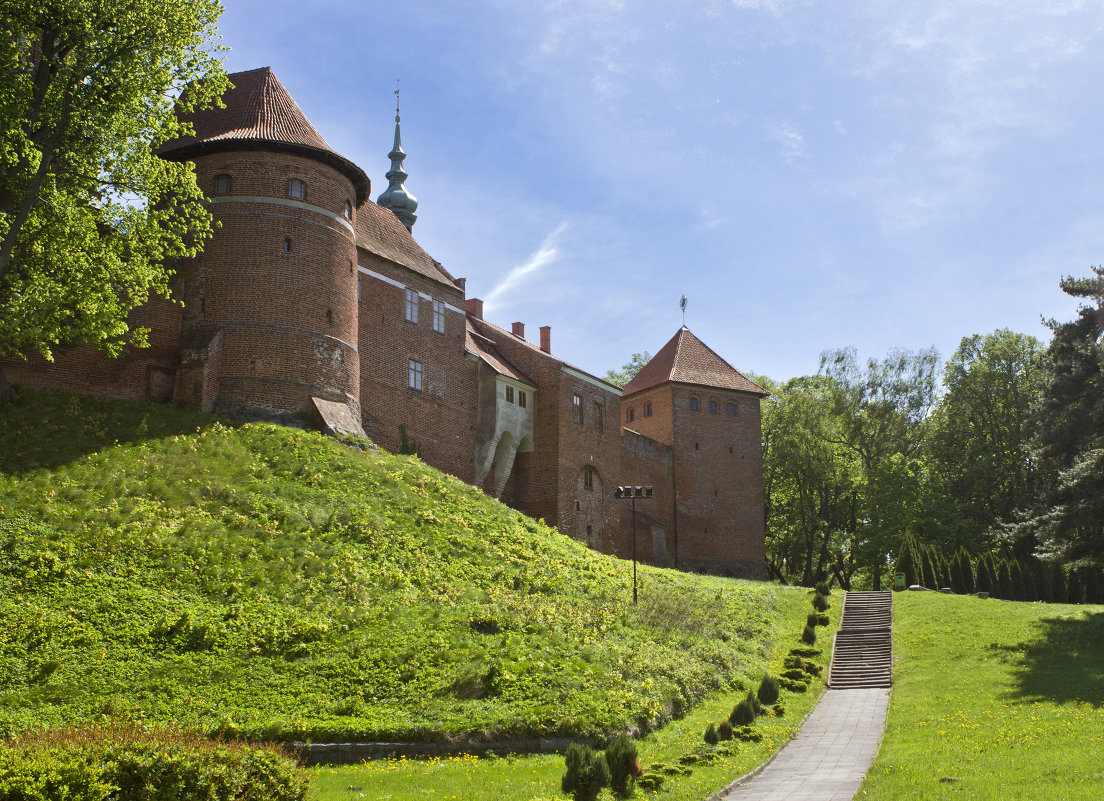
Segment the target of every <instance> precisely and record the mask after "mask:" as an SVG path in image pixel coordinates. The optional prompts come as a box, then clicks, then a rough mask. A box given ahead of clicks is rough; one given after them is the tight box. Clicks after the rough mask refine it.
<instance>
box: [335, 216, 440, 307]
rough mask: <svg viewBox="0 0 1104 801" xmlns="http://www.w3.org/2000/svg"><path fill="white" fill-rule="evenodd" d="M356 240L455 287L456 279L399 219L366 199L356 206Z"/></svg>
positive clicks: (419, 272) (380, 254) (399, 262)
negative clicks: (361, 204) (426, 250)
mask: <svg viewBox="0 0 1104 801" xmlns="http://www.w3.org/2000/svg"><path fill="white" fill-rule="evenodd" d="M356 243H357V247H360V248H364V249H365V250H367V251H368V252H369V253H374V254H375V255H377V256H379V257H381V258H384V259H387V260H388V261H390V262H394V263H395V264H398V265H400V266H402V267H405V268H407V269H408V270H413V271H414V272H416V273H418V274H419V275H422V276H425V277H426V278H428V279H430V280H431V281H437V282H438V283H442V284H447V285H448V286H449V287H451V288H452V289H457V290H458V287H457V286H456V279H455V278H453V277H452V275H451V274H450V273H449V271H448V270H446V269H445V268H444V267H442V266H441V264H440V263H439V262H437V261H434V259H433V257H432V256H430V255H429V254H428V253H426V252H425V251H424V250H422V246H421V245H419V244H418V243H417V242H416V241H415V239H414V237H413V235H411V233H410V231H408V230H407V228H406V226H405V225H403V223H402V221H401V220H400V219H399V218H398V217H396V216H395V215H394V214H393V213H392V212H391V211H390V210H389V209H385V208H383V207H382V206H380V205H378V204H376V203H373V202H371V201H368V202H367V203H365V204H364V205H363V206H361V207H360V208H359V209H357V217H356Z"/></svg>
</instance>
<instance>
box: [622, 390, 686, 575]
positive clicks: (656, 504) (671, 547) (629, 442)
mask: <svg viewBox="0 0 1104 801" xmlns="http://www.w3.org/2000/svg"><path fill="white" fill-rule="evenodd" d="M622 403H624V401H622ZM621 416H622V419H624V416H625V415H624V413H622V415H621ZM618 484H619V485H622V486H634V487H635V486H651V487H652V497H651V498H644V499H639V498H638V499H637V501H636V510H637V521H636V529H637V543H636V555H637V558H638V559H639V560H640V561H641V562H649V563H650V564H653V565H658V566H659V567H674V565H675V545H676V542H675V535H676V532H675V515H674V507H673V505H672V504H673V502H674V450H673V449H672V448H671V446H670V445H665V444H664V443H662V442H658V441H657V440H654V439H652V438H651V437H646V436H644V435H643V434H640V433H638V432H636V431H633V430H631V429H629V428H624V429H622V431H621V479H620V480H619V481H618ZM614 503H619V504H622V506H623V509H622V518H623V522H622V524H621V534H622V536H621V538H620V539H619V540H618V541H617V547H616V549H615V551H614V552H615V553H616V554H617V555H618V556H628V555H629V554H631V552H632V541H631V539H632V527H631V524H632V518H631V511H632V502H631V501H626V500H615V501H614ZM653 521H654V522H653Z"/></svg>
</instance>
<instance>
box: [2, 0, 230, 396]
mask: <svg viewBox="0 0 1104 801" xmlns="http://www.w3.org/2000/svg"><path fill="white" fill-rule="evenodd" d="M221 10H222V9H221V7H220V6H219V4H218V2H217V0H159V1H155V0H5V2H4V3H3V6H2V16H3V21H4V25H5V30H4V34H3V36H0V356H16V357H23V358H25V357H26V356H28V355H29V354H32V353H39V354H41V355H42V356H44V357H46V358H47V359H50V358H52V356H53V353H54V351H55V349H57V348H59V347H63V346H65V345H69V344H73V343H78V342H84V343H88V344H91V345H94V346H96V347H98V348H100V349H101V350H103V351H105V352H106V353H108V354H110V355H118V354H119V353H120V352H121V350H122V348H123V347H124V346H126V345H127V344H134V345H143V344H145V335H146V332H144V331H141V330H136V329H133V328H132V327H131V326H129V325H128V323H127V314H128V313H129V312H130V311H131V310H132V309H133V308H135V307H136V306H138V305H140V304H142V303H145V302H146V301H147V300H148V299H149V296H150V293H151V291H152V292H154V293H157V294H160V295H162V296H167V294H168V279H169V275H170V270H171V266H172V264H173V263H174V261H175V260H177V259H180V258H186V257H190V256H194V255H195V254H196V253H198V252H199V249H200V248H201V246H202V244H203V242H204V241H205V239H207V238H208V237H209V236H210V233H211V216H210V214H208V212H207V211H206V209H205V208H204V206H203V203H202V200H203V196H202V193H201V192H200V190H199V188H198V186H197V185H196V182H195V174H194V170H193V168H192V166H191V165H190V164H187V163H183V164H182V163H176V162H170V161H164V160H162V159H160V158H158V157H157V156H156V155H155V153H154V149H155V148H156V147H157V146H158V145H159V144H160V143H162V142H164V141H167V140H169V139H172V138H174V137H176V136H179V135H181V134H183V133H186V132H187V128H186V127H185V126H184V125H183V124H182V123H181V122H180V121H179V118H178V117H177V115H176V114H175V113H174V103H175V104H176V105H178V106H179V108H180V110H181V111H182V112H187V111H190V110H192V109H194V108H198V107H202V106H204V105H207V104H209V103H211V102H213V101H214V99H215V98H217V97H218V96H220V95H221V94H222V93H223V91H224V90H225V88H226V86H227V81H226V73H225V70H224V69H223V68H222V64H221V62H220V61H219V60H218V57H217V52H218V49H219V48H218V46H217V45H215V44H214V37H215V36H216V28H215V23H216V21H217V19H218V15H219V14H220V13H221ZM185 87H187V91H186V92H184V91H183V90H184V88H185ZM5 388H6V382H5V381H4V378H3V375H2V373H0V401H2V400H3V394H4V389H5Z"/></svg>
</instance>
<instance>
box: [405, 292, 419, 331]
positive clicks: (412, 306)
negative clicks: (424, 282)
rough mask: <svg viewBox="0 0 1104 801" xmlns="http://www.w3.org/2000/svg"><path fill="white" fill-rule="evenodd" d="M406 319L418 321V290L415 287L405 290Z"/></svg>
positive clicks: (413, 321)
mask: <svg viewBox="0 0 1104 801" xmlns="http://www.w3.org/2000/svg"><path fill="white" fill-rule="evenodd" d="M406 319H407V320H409V321H410V322H412V323H416V322H418V292H417V290H415V289H408V290H406Z"/></svg>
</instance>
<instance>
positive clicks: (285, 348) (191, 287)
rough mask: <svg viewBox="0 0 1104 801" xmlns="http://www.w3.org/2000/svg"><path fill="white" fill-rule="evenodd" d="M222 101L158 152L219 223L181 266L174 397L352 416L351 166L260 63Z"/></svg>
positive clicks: (247, 412)
mask: <svg viewBox="0 0 1104 801" xmlns="http://www.w3.org/2000/svg"><path fill="white" fill-rule="evenodd" d="M230 80H231V82H232V83H233V85H234V88H232V89H230V90H229V91H228V92H227V93H226V94H225V95H224V96H223V102H224V103H225V108H221V109H207V110H204V111H200V112H198V113H196V114H194V115H192V116H191V117H190V118H189V121H190V122H191V123H192V125H193V126H194V129H195V135H194V136H190V137H184V138H181V139H176V140H173V141H172V142H168V143H166V144H165V145H164V146H163V147H162V148H161V150H160V155H161V156H162V157H164V158H166V159H170V160H177V161H183V160H188V161H192V162H194V163H195V166H196V178H197V181H198V182H199V185H200V188H201V189H202V190H203V191H204V193H205V194H206V195H207V196H208V197H209V198H210V204H211V205H210V209H211V212H212V214H213V215H214V218H215V220H216V221H217V224H218V225H219V226H220V228H219V230H218V232H217V234H216V236H215V237H214V238H212V239H211V240H210V241H209V242H208V244H207V246H206V248H205V249H204V252H203V254H202V255H201V256H200V257H198V258H197V259H195V260H194V261H193V262H190V263H187V264H184V265H182V267H181V271H180V274H181V285H180V290H179V297H180V299H181V300H183V302H184V310H183V314H182V320H181V328H180V331H181V334H180V337H181V339H180V344H181V357H180V369H179V371H178V373H177V378H176V385H175V389H174V399H175V400H176V401H177V402H178V403H181V404H183V405H187V406H191V407H193V408H198V409H203V410H217V411H224V412H230V413H234V414H237V415H239V416H246V417H250V416H259V417H276V418H279V417H282V416H286V415H289V414H290V415H292V416H295V417H300V418H304V419H305V418H308V417H310V416H312V415H313V414H314V406H315V404H316V401H317V400H321V401H328V402H330V403H337V404H340V405H343V406H346V407H348V410H349V412H350V417H351V419H354V420H356V421H359V420H360V400H359V392H360V358H359V355H358V352H357V330H358V327H357V267H356V260H357V252H356V234H355V230H356V229H355V225H356V215H357V210H358V208H359V207H360V206H361V204H362V203H363V202H364V201H365V200H366V199H367V197H368V193H369V189H370V187H369V182H368V178H367V176H366V175H365V174H364V172H363V171H362V170H361V169H360V168H359V167H357V166H356V165H355V164H353V163H352V162H351V161H349V160H348V159H345V158H343V157H342V156H339V155H338V154H337V153H335V152H334V151H333V150H332V149H331V148H330V146H329V145H328V144H326V141H325V140H324V139H323V138H322V137H321V136H320V135H319V133H318V132H317V131H316V130H315V129H314V126H312V125H311V123H310V122H309V121H308V120H307V118H306V116H305V115H304V114H303V112H302V111H301V110H300V109H299V106H298V105H297V104H296V103H295V101H294V100H293V99H292V98H291V96H290V95H289V94H288V92H287V90H286V89H285V88H284V87H283V85H282V84H281V83H280V81H279V80H278V79H277V78H276V76H275V75H274V74H273V73H272V71H271V70H270V69H269V68H267V67H264V68H261V69H256V70H250V71H248V72H239V73H236V74H234V75H231V76H230Z"/></svg>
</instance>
